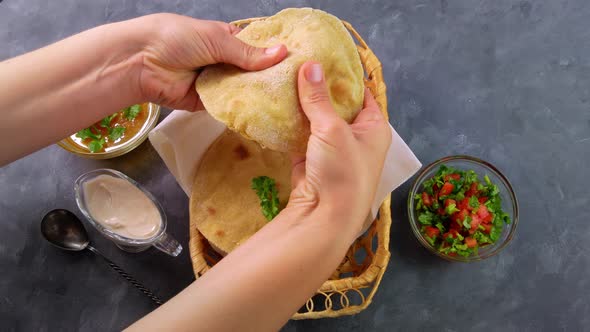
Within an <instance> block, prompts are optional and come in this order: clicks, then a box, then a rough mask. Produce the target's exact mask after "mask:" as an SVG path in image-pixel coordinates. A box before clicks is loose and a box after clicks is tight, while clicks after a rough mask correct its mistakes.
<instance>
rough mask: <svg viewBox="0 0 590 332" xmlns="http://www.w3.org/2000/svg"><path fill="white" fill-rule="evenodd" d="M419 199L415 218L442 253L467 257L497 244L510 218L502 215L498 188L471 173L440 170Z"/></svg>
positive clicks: (427, 237) (430, 241)
mask: <svg viewBox="0 0 590 332" xmlns="http://www.w3.org/2000/svg"><path fill="white" fill-rule="evenodd" d="M422 188H423V189H422V190H423V192H422V193H420V194H419V195H416V197H415V199H416V214H417V216H418V221H419V223H420V225H421V228H420V229H421V232H422V234H423V235H424V238H425V239H426V240H427V241H428V242H429V243H430V244H431V245H432V246H433V247H434V248H436V249H437V250H438V251H439V252H441V253H443V254H447V255H450V256H455V255H460V256H463V257H468V256H470V255H472V254H477V250H478V248H481V247H483V246H486V245H490V244H493V243H495V242H496V241H498V239H499V238H500V235H501V234H502V230H503V228H504V224H509V223H510V217H509V216H508V214H507V213H505V212H504V211H502V201H501V198H500V192H499V190H498V187H497V186H496V185H495V184H493V183H492V182H491V181H490V178H489V177H488V176H487V175H486V176H484V182H483V183H482V182H480V181H479V178H478V175H477V174H476V173H475V172H474V171H472V170H468V171H463V170H459V169H455V168H452V167H448V166H446V165H442V166H440V168H439V169H438V171H437V172H436V175H435V176H434V177H432V178H431V179H428V180H426V181H424V183H423V184H422Z"/></svg>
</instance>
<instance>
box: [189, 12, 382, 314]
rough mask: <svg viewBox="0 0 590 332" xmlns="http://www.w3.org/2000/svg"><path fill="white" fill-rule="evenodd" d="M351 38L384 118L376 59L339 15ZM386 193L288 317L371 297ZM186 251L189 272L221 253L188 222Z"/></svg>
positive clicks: (336, 309)
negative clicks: (323, 278)
mask: <svg viewBox="0 0 590 332" xmlns="http://www.w3.org/2000/svg"><path fill="white" fill-rule="evenodd" d="M261 19H264V17H258V18H250V19H244V20H240V21H236V22H232V24H234V25H236V26H238V27H245V26H246V25H248V24H249V23H251V22H254V21H256V20H261ZM342 23H343V24H344V26H345V27H346V29H348V31H349V32H350V33H351V34H352V36H353V37H354V38H355V42H356V43H357V49H358V52H359V55H360V58H361V62H362V64H363V68H364V71H365V86H367V87H368V88H369V89H370V90H371V92H372V94H373V96H374V97H375V99H376V100H377V103H378V104H379V107H380V109H381V112H382V113H383V115H385V117H386V118H387V116H388V115H387V95H386V87H385V83H384V82H383V74H382V71H381V63H380V62H379V60H378V59H377V57H376V56H375V54H374V53H373V51H371V49H370V48H369V47H368V46H367V44H366V43H365V41H364V40H363V39H362V38H361V36H360V35H359V34H358V33H357V32H356V30H354V28H353V27H352V26H351V25H350V24H349V23H348V22H345V21H342ZM390 200H391V196H390V195H387V197H386V198H385V199H384V200H383V203H382V204H381V207H380V208H379V214H378V216H377V218H376V219H375V221H374V222H373V224H372V225H371V226H370V227H369V229H368V230H367V231H366V232H365V234H363V235H362V236H361V237H359V238H358V239H356V240H355V242H354V243H353V244H352V245H351V247H350V249H349V250H348V252H347V253H346V256H345V258H344V259H343V261H342V263H341V264H340V266H339V267H338V268H337V269H336V271H334V273H333V274H332V276H331V277H330V279H329V280H327V281H326V282H324V284H323V285H322V287H320V289H319V290H318V292H317V293H316V295H315V296H314V297H312V298H310V299H309V300H308V301H307V303H306V304H305V305H304V306H303V307H302V308H301V309H300V310H299V311H298V312H297V313H295V314H294V315H293V317H292V319H310V318H324V317H338V316H343V315H352V314H356V313H359V312H361V311H362V310H364V309H365V308H367V306H368V305H369V304H370V303H371V300H372V298H373V295H374V294H375V292H376V291H377V288H378V286H379V283H380V282H381V278H382V277H383V273H384V272H385V268H386V267H387V263H388V262H389V256H390V253H389V228H390V226H391V211H390V203H391V202H390ZM189 248H190V255H191V260H192V263H193V270H194V272H195V276H196V277H197V278H198V277H200V276H201V275H203V274H204V273H206V272H207V271H208V270H209V269H210V268H211V267H212V266H213V265H215V263H217V262H218V261H219V260H220V259H221V258H222V257H221V256H220V255H218V254H217V253H216V252H215V251H214V250H213V249H212V248H211V246H210V245H209V243H208V242H207V240H206V239H205V237H204V236H203V235H202V234H201V233H200V232H199V231H198V229H197V227H196V225H194V224H193V223H192V222H191V224H190V242H189Z"/></svg>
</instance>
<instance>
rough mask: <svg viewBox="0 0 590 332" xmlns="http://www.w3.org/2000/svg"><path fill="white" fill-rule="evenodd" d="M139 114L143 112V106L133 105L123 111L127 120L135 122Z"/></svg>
mask: <svg viewBox="0 0 590 332" xmlns="http://www.w3.org/2000/svg"><path fill="white" fill-rule="evenodd" d="M139 112H141V105H132V106H129V107H127V108H125V109H123V116H124V117H125V118H126V119H127V120H133V119H135V118H136V117H137V115H138V114H139Z"/></svg>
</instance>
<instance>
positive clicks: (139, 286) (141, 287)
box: [88, 246, 163, 305]
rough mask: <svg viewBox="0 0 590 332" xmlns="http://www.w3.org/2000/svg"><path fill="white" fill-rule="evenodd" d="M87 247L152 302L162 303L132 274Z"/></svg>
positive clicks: (94, 249)
mask: <svg viewBox="0 0 590 332" xmlns="http://www.w3.org/2000/svg"><path fill="white" fill-rule="evenodd" d="M88 249H89V250H90V251H92V252H93V253H95V254H97V255H98V256H100V257H102V259H104V260H105V262H107V264H109V266H110V267H111V268H112V269H113V270H115V271H117V273H119V275H121V277H123V278H125V279H126V280H127V281H129V282H130V283H131V284H132V285H133V286H135V288H137V289H139V290H140V291H141V292H142V293H144V294H145V295H147V296H148V297H149V298H150V299H151V300H152V301H154V303H156V304H157V305H162V304H163V302H162V300H160V298H159V297H157V296H156V295H154V293H152V292H151V291H150V290H149V289H147V288H146V287H145V286H144V285H142V284H141V283H140V282H139V281H137V280H135V278H133V277H132V276H130V275H129V274H128V273H127V272H125V271H123V269H122V268H120V267H119V266H118V265H117V264H115V263H114V262H113V261H111V260H110V259H108V258H106V257H105V256H104V255H103V254H101V253H100V251H98V250H96V248H94V247H91V246H88Z"/></svg>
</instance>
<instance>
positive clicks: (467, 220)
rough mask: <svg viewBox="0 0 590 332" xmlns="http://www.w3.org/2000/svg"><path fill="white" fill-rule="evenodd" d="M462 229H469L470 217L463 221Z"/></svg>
mask: <svg viewBox="0 0 590 332" xmlns="http://www.w3.org/2000/svg"><path fill="white" fill-rule="evenodd" d="M463 227H465V228H466V229H471V217H469V216H467V217H465V219H463Z"/></svg>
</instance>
